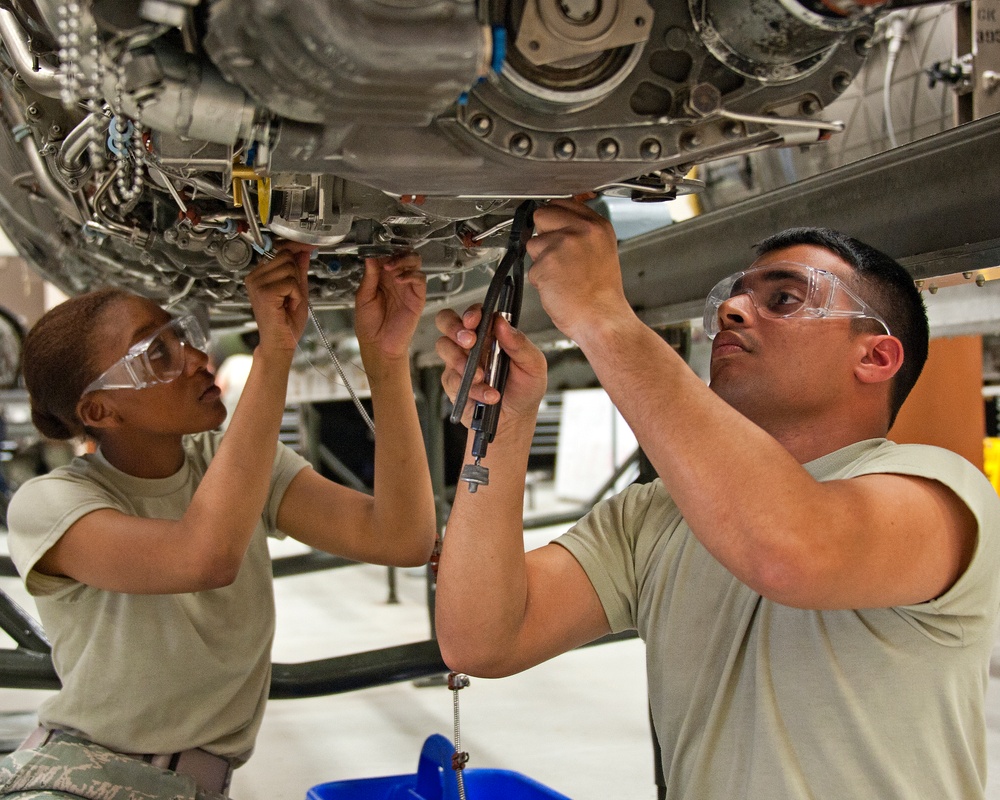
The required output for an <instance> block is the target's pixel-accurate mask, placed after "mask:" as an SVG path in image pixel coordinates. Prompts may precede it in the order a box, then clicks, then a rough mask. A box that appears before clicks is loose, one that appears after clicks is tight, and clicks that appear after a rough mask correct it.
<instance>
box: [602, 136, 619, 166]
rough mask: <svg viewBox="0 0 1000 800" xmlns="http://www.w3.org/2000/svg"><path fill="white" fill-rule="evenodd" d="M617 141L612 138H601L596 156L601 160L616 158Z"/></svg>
mask: <svg viewBox="0 0 1000 800" xmlns="http://www.w3.org/2000/svg"><path fill="white" fill-rule="evenodd" d="M618 150H619V147H618V142H616V141H615V140H614V139H602V140H601V141H600V142H599V143H598V145H597V157H598V158H599V159H601V161H614V160H615V159H616V158H618Z"/></svg>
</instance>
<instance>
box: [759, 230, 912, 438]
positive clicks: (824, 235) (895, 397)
mask: <svg viewBox="0 0 1000 800" xmlns="http://www.w3.org/2000/svg"><path fill="white" fill-rule="evenodd" d="M800 244H807V245H814V246H816V247H822V248H824V249H826V250H829V251H830V252H832V253H834V254H835V255H837V256H839V257H840V258H841V260H843V261H844V262H846V263H847V264H849V265H850V266H851V267H852V268H853V269H854V271H855V272H856V273H857V275H858V278H859V283H860V286H859V287H856V288H858V289H860V291H859V294H860V295H861V297H862V298H863V299H864V301H865V302H866V303H868V305H870V306H871V307H872V308H874V309H875V310H876V311H877V312H878V313H879V314H880V315H881V316H882V319H884V320H885V322H886V324H887V325H888V326H889V330H890V331H891V332H892V335H893V336H896V337H897V338H898V339H899V340H900V341H901V342H902V343H903V366H902V367H900V369H899V372H897V373H896V376H895V378H894V379H893V385H892V397H891V400H890V415H889V425H890V426H891V425H892V423H893V422H894V421H895V419H896V414H897V413H899V408H900V406H902V405H903V401H904V400H905V399H906V397H907V395H908V394H909V393H910V390H911V389H912V388H913V385H914V384H915V383H916V382H917V378H919V377H920V372H921V370H922V369H923V368H924V362H926V361H927V347H928V341H929V339H930V333H929V330H928V324H927V310H926V308H925V307H924V300H923V298H922V297H921V296H920V292H919V291H918V290H917V287H916V285H915V284H914V282H913V278H912V277H911V276H910V274H909V273H908V272H907V271H906V270H905V269H903V267H902V266H901V265H900V264H899V262H897V261H896V260H895V259H893V258H890V257H889V256H887V255H886V254H885V253H883V252H882V251H881V250H876V249H875V248H874V247H872V246H871V245H868V244H865V243H864V242H862V241H859V240H857V239H855V238H853V237H851V236H848V235H847V234H844V233H841V232H840V231H834V230H830V229H829V228H789V229H788V230H784V231H781V232H780V233H776V234H774V235H773V236H769V237H767V238H766V239H764V241H762V242H760V243H758V244H757V245H756V250H757V255H758V256H762V255H764V254H765V253H772V252H774V251H775V250H784V249H785V248H786V247H794V246H795V245H800Z"/></svg>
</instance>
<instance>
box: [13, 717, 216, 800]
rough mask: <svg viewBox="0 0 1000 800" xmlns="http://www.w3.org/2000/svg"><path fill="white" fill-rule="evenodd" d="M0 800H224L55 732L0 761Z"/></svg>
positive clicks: (160, 771)
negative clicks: (38, 744) (31, 746)
mask: <svg viewBox="0 0 1000 800" xmlns="http://www.w3.org/2000/svg"><path fill="white" fill-rule="evenodd" d="M0 797H2V798H5V799H6V798H11V800H15V798H16V800H81V798H82V799H83V800H227V798H226V797H225V795H221V794H217V793H215V792H208V791H205V790H203V789H200V788H198V786H197V784H195V782H194V779H193V778H191V777H189V776H187V775H181V774H179V773H177V772H172V771H170V770H165V769H160V768H159V767H154V766H153V765H152V764H147V763H146V762H145V761H140V760H138V759H135V758H129V757H128V756H123V755H121V754H119V753H115V752H113V751H112V750H108V749H106V748H104V747H101V746H100V745H97V744H94V743H93V742H88V741H87V740H86V739H79V738H77V737H75V736H71V735H69V734H68V733H62V732H57V733H55V734H53V735H52V737H51V738H50V739H49V741H48V742H47V743H46V744H45V745H43V746H41V747H39V748H37V749H34V750H15V751H14V752H13V753H11V754H10V755H8V756H6V757H4V758H3V759H0Z"/></svg>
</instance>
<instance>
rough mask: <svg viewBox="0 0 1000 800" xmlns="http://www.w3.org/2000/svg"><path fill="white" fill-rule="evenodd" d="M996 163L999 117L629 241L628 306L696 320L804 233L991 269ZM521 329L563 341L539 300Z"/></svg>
mask: <svg viewBox="0 0 1000 800" xmlns="http://www.w3.org/2000/svg"><path fill="white" fill-rule="evenodd" d="M998 153H1000V114H997V115H993V116H990V117H985V118H983V119H979V120H975V121H973V122H969V123H967V124H965V125H961V126H959V127H956V128H952V129H950V130H947V131H944V132H943V133H938V134H935V135H934V136H929V137H927V138H925V139H920V140H917V141H915V142H912V143H910V144H906V145H903V146H901V147H897V148H895V149H893V150H889V151H886V152H884V153H880V154H878V155H874V156H871V157H869V158H866V159H862V160H861V161H856V162H854V163H852V164H848V165H846V166H843V167H839V168H838V169H835V170H830V171H829V172H825V173H822V174H820V175H816V176H814V177H812V178H808V179H806V180H803V181H799V182H797V183H794V184H791V185H789V186H785V187H783V188H781V189H778V190H775V191H773V192H768V193H766V194H763V195H759V196H758V197H753V198H750V199H748V200H744V201H742V202H740V203H737V204H735V205H732V206H728V207H727V208H723V209H719V210H717V211H712V212H710V213H708V214H703V215H701V216H699V217H695V218H693V219H690V220H686V221H685V222H680V223H676V224H674V225H670V226H667V227H665V228H663V229H662V230H659V231H654V232H652V233H648V234H645V235H643V236H637V237H635V238H634V239H629V240H628V241H625V242H623V243H622V244H621V247H620V250H619V253H620V256H621V262H622V273H623V278H624V284H625V293H626V296H627V297H628V298H629V301H630V302H631V303H632V305H633V307H635V308H636V309H638V310H639V311H640V316H642V318H643V319H644V320H645V321H646V322H647V323H649V324H650V325H654V326H659V325H668V324H673V323H677V322H681V321H683V320H686V319H692V318H696V317H700V316H701V312H702V304H703V303H704V299H705V297H706V295H707V294H708V292H709V291H710V290H711V288H712V287H713V286H714V285H715V284H716V283H718V281H720V280H721V279H722V278H724V277H726V276H727V275H730V274H732V273H733V272H736V271H738V270H740V269H743V268H745V267H746V265H747V264H749V263H750V261H751V260H752V259H753V245H754V244H755V243H756V242H759V241H760V240H761V239H764V238H765V237H767V236H769V235H770V234H772V233H776V232H777V231H780V230H783V229H785V228H790V227H795V226H802V225H809V226H822V227H828V228H835V229H837V230H840V231H843V232H844V233H847V234H850V235H851V236H855V237H857V238H858V239H861V240H862V241H865V242H867V243H868V244H871V245H873V246H874V247H877V248H878V249H880V250H883V251H884V252H886V253H888V254H889V255H891V256H893V257H894V258H897V259H899V260H900V261H901V262H902V263H903V265H904V266H905V267H906V268H907V269H909V270H910V272H911V274H913V277H914V278H915V279H916V278H929V277H934V276H936V275H941V274H945V273H954V272H962V271H965V270H976V269H984V268H987V267H993V266H997V265H998V264H1000V215H998V214H997V213H996V203H997V189H996V187H997V186H1000V158H997V154H998ZM480 295H481V293H480ZM481 299H482V297H481V296H479V295H477V296H475V297H469V298H466V297H465V296H462V297H460V298H457V299H455V301H454V302H453V303H452V305H455V306H456V307H457V308H459V309H460V310H464V308H465V304H464V301H465V300H468V301H469V302H474V301H476V300H481ZM423 327H425V328H428V329H431V328H432V327H433V326H430V325H427V326H423ZM519 327H520V328H521V329H522V330H523V331H524V332H526V333H527V334H528V335H529V336H530V337H531V338H532V340H533V341H535V342H536V343H538V344H541V345H545V344H546V343H550V342H553V341H558V340H561V339H562V338H563V337H562V335H561V334H560V333H559V332H558V331H556V330H554V328H553V326H552V322H551V320H549V318H548V316H547V315H546V314H545V312H544V311H543V310H542V307H541V304H540V303H539V301H538V295H537V293H535V292H534V291H530V290H529V291H526V292H525V296H524V306H523V309H522V311H521V320H520V324H519ZM431 333H432V335H426V336H425V337H423V338H421V339H420V340H419V341H418V342H417V346H418V348H419V351H420V354H421V360H423V361H425V362H427V363H430V362H433V361H434V360H435V358H436V357H435V356H434V355H433V344H434V339H435V338H436V336H437V334H436V332H434V331H432V332H431Z"/></svg>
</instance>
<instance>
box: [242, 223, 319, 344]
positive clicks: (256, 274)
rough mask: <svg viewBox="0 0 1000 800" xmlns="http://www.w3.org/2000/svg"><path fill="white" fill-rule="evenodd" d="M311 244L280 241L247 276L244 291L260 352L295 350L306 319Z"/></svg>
mask: <svg viewBox="0 0 1000 800" xmlns="http://www.w3.org/2000/svg"><path fill="white" fill-rule="evenodd" d="M313 249H314V248H313V246H312V245H307V244H301V243H299V242H282V243H281V244H279V245H278V249H277V251H276V254H275V256H274V258H272V259H261V261H260V263H259V264H258V265H257V266H256V267H255V268H254V270H253V272H251V273H250V274H249V275H247V277H246V281H245V283H246V287H247V294H248V295H249V297H250V305H251V307H252V308H253V315H254V318H255V319H256V320H257V330H258V332H259V333H260V345H259V347H260V348H261V349H262V350H263V351H285V352H289V353H291V352H294V351H295V347H296V345H297V344H298V342H299V337H301V336H302V332H303V331H304V330H305V326H306V322H307V320H308V319H309V286H308V283H307V280H306V273H307V271H308V268H309V255H310V253H311V252H312V251H313Z"/></svg>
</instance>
